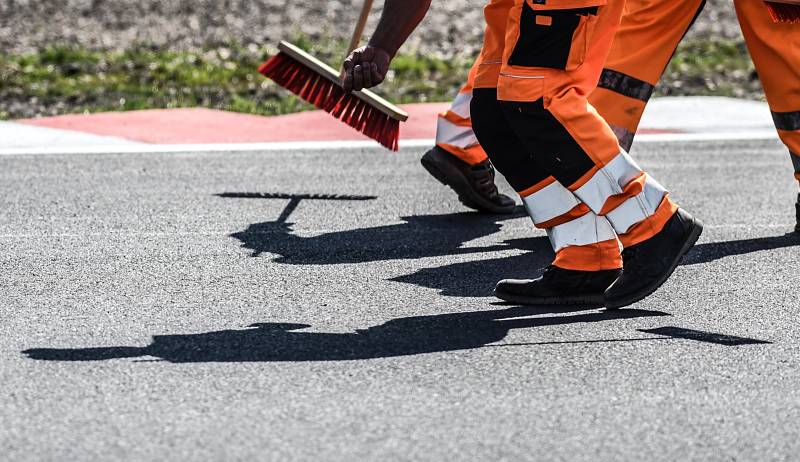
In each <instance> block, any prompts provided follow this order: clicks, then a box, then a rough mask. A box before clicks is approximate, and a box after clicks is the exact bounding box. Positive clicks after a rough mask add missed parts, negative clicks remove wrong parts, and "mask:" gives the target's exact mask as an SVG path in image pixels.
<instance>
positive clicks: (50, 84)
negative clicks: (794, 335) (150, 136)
mask: <svg viewBox="0 0 800 462" xmlns="http://www.w3.org/2000/svg"><path fill="white" fill-rule="evenodd" d="M292 42H293V43H295V44H297V45H299V46H300V47H302V48H304V49H306V50H309V51H310V52H311V53H312V54H313V55H315V56H317V57H319V58H320V59H323V60H324V61H326V62H328V63H330V64H332V65H336V63H339V62H341V59H342V56H343V54H344V43H342V42H336V41H332V40H323V41H320V42H312V41H310V40H309V39H307V38H305V37H302V36H296V37H293V38H292ZM275 51H276V50H275V49H273V48H269V47H258V46H255V45H242V44H238V43H230V44H226V45H225V46H219V47H215V48H209V49H205V50H199V51H193V52H190V51H170V50H163V49H157V48H153V47H149V46H146V45H141V46H137V47H134V48H131V49H128V50H124V51H96V50H86V49H81V48H75V47H70V46H58V45H56V46H52V47H49V48H46V49H43V50H39V51H38V52H37V53H30V54H7V53H3V52H0V119H9V118H11V119H13V118H23V117H34V116H38V115H55V114H65V113H82V112H101V111H123V110H133V109H149V108H178V107H198V106H199V107H208V108H217V109H225V110H230V111H236V112H245V113H251V114H264V115H275V114H286V113H291V112H297V111H302V110H307V109H310V108H311V107H310V106H309V105H308V104H306V103H304V102H303V101H301V100H299V99H298V98H296V97H294V96H292V95H291V94H289V93H288V92H286V91H285V90H283V89H281V88H279V87H278V86H277V85H275V84H274V83H272V82H271V81H269V80H267V79H265V78H263V77H262V76H261V75H259V74H258V72H257V71H256V69H257V68H258V66H259V65H260V64H261V63H262V62H263V61H264V59H265V58H266V57H267V56H269V55H272V54H273V53H275ZM470 64H471V62H470V60H467V59H456V60H452V61H448V60H444V59H440V58H437V57H433V56H422V55H419V54H401V55H400V56H398V57H397V58H396V60H395V62H394V63H393V67H392V71H391V73H390V75H389V76H388V77H387V81H386V82H385V83H384V85H382V86H381V87H380V89H379V92H380V93H381V94H382V95H384V96H385V97H387V98H388V99H389V100H391V101H394V102H398V103H407V102H426V101H448V100H450V99H452V98H453V97H454V96H455V94H456V93H457V91H458V89H459V87H460V86H461V85H462V84H463V82H464V79H465V78H466V74H467V72H468V70H469V66H470ZM658 94H660V95H685V94H703V95H724V96H749V97H753V96H755V97H758V94H759V88H758V82H757V78H755V77H754V72H753V68H752V64H751V63H750V60H749V57H748V55H747V51H746V50H745V48H744V45H743V44H740V43H734V42H730V43H727V42H723V43H711V42H694V43H692V42H690V43H686V44H684V45H682V46H681V48H680V50H679V52H678V53H677V55H676V58H675V59H674V60H673V61H672V63H671V64H670V66H669V68H668V69H667V72H666V74H665V79H664V85H662V86H661V87H660V88H659V91H658Z"/></svg>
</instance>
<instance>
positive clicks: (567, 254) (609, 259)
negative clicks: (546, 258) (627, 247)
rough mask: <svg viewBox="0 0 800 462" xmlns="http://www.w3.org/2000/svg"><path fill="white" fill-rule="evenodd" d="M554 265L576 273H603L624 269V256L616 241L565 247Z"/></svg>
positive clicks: (557, 255) (558, 254) (557, 256)
mask: <svg viewBox="0 0 800 462" xmlns="http://www.w3.org/2000/svg"><path fill="white" fill-rule="evenodd" d="M553 265H555V266H558V267H559V268H562V269H567V270H574V271H603V270H615V269H620V268H622V256H621V255H620V250H619V243H618V242H617V241H616V240H611V241H604V242H599V243H597V244H592V245H584V246H570V247H564V248H563V249H561V250H560V251H559V252H558V253H557V254H556V259H555V261H553Z"/></svg>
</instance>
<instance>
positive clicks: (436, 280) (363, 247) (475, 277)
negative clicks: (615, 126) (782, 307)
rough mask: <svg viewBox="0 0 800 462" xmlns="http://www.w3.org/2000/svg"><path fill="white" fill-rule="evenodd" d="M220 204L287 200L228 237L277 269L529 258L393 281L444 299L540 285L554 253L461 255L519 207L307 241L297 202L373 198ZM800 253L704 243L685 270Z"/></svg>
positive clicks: (543, 244) (538, 243) (748, 242)
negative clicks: (299, 229)
mask: <svg viewBox="0 0 800 462" xmlns="http://www.w3.org/2000/svg"><path fill="white" fill-rule="evenodd" d="M218 196H219V197H223V198H240V199H241V198H245V199H250V198H254V199H289V201H290V202H289V203H288V205H287V206H286V208H285V209H284V211H283V213H281V215H280V217H278V219H277V220H276V221H267V222H262V223H255V224H252V225H250V226H248V228H247V229H246V230H244V231H242V232H239V233H235V234H232V235H231V237H233V238H235V239H237V240H239V241H240V242H241V245H242V247H244V248H246V249H249V250H251V251H252V255H253V256H254V257H259V256H261V255H263V254H272V255H276V257H275V258H274V261H275V262H277V263H283V264H292V265H311V264H313V265H334V264H343V263H366V262H376V261H385V260H397V259H418V258H426V257H435V256H449V255H464V254H473V253H484V252H494V251H504V250H522V251H525V252H524V253H522V254H520V255H514V256H510V257H501V258H495V259H485V260H477V261H469V262H462V263H453V264H449V265H444V266H441V267H436V268H423V269H420V270H418V271H416V272H414V273H411V274H408V275H404V276H400V277H397V278H394V279H392V280H393V281H396V282H402V283H407V284H413V285H417V286H421V287H427V288H432V289H437V290H439V291H440V293H441V294H442V295H447V296H454V297H484V296H488V295H490V294H491V293H492V289H493V288H494V286H495V284H496V283H497V281H499V280H500V279H506V278H511V279H528V278H530V279H532V278H537V277H539V276H540V275H541V272H542V269H543V268H544V267H546V266H547V265H548V264H549V263H550V262H552V261H553V252H552V249H551V248H550V243H549V241H548V239H547V238H546V237H535V238H527V239H512V240H508V241H505V242H503V243H500V244H496V245H492V246H485V247H469V248H464V247H462V245H463V244H464V243H466V242H469V241H471V240H474V239H478V238H482V237H486V236H490V235H492V234H494V233H496V232H498V231H499V230H500V228H501V226H502V223H503V222H504V221H506V220H511V219H515V218H521V217H525V216H526V214H525V211H524V209H523V208H522V207H518V208H517V210H516V211H515V213H514V214H512V215H505V216H503V215H485V214H480V213H474V212H465V213H453V214H445V215H419V216H412V217H403V218H402V220H403V221H404V222H403V223H400V224H394V225H387V226H378V227H371V228H360V229H352V230H347V231H337V232H332V233H325V234H321V235H319V236H312V237H302V236H297V235H295V234H293V232H292V223H289V222H287V220H288V218H289V216H290V215H291V213H292V212H293V211H294V210H295V209H296V208H297V205H299V203H300V201H302V200H334V201H352V200H355V201H363V200H372V199H374V197H373V196H343V195H319V194H315V195H311V194H298V195H290V194H273V193H222V194H219V195H218ZM798 245H800V233H789V234H786V235H783V236H775V237H764V238H756V239H745V240H738V241H729V242H714V243H706V244H700V245H697V246H695V248H694V249H692V251H691V252H690V253H689V254H688V255H687V256H686V257H685V258H684V261H683V262H682V264H683V265H697V264H702V263H709V262H712V261H715V260H719V259H721V258H725V257H729V256H735V255H744V254H748V253H753V252H759V251H764V250H775V249H779V248H785V247H792V246H798ZM456 276H457V277H456Z"/></svg>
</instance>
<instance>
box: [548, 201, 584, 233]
mask: <svg viewBox="0 0 800 462" xmlns="http://www.w3.org/2000/svg"><path fill="white" fill-rule="evenodd" d="M589 212H591V209H589V206H588V205H586V204H578V205H576V206H575V207H573V208H572V210H570V211H569V212H567V213H565V214H564V215H561V216H560V217H555V218H553V219H552V220H547V221H545V222H543V223H534V226H536V227H537V228H539V229H550V228H553V227H556V226H558V225H563V224H564V223H568V222H570V221H572V220H574V219H576V218H580V217H582V216H584V215H586V214H587V213H589Z"/></svg>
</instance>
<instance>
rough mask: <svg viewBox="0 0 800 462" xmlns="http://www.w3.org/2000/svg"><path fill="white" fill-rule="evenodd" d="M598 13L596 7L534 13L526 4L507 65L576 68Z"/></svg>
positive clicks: (535, 11) (579, 63)
mask: <svg viewBox="0 0 800 462" xmlns="http://www.w3.org/2000/svg"><path fill="white" fill-rule="evenodd" d="M597 12H598V7H596V6H593V7H587V8H575V9H564V10H534V9H533V8H531V7H530V5H528V2H525V3H524V4H523V5H522V13H521V16H520V23H519V38H518V39H517V43H516V45H515V46H514V50H513V52H512V53H511V56H510V57H509V59H508V64H509V65H511V66H520V67H545V68H550V69H561V70H571V69H575V68H577V67H579V66H580V65H581V64H582V63H583V60H584V59H585V57H586V49H587V48H588V40H589V36H590V35H591V31H592V30H593V28H594V25H595V23H596V22H597Z"/></svg>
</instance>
